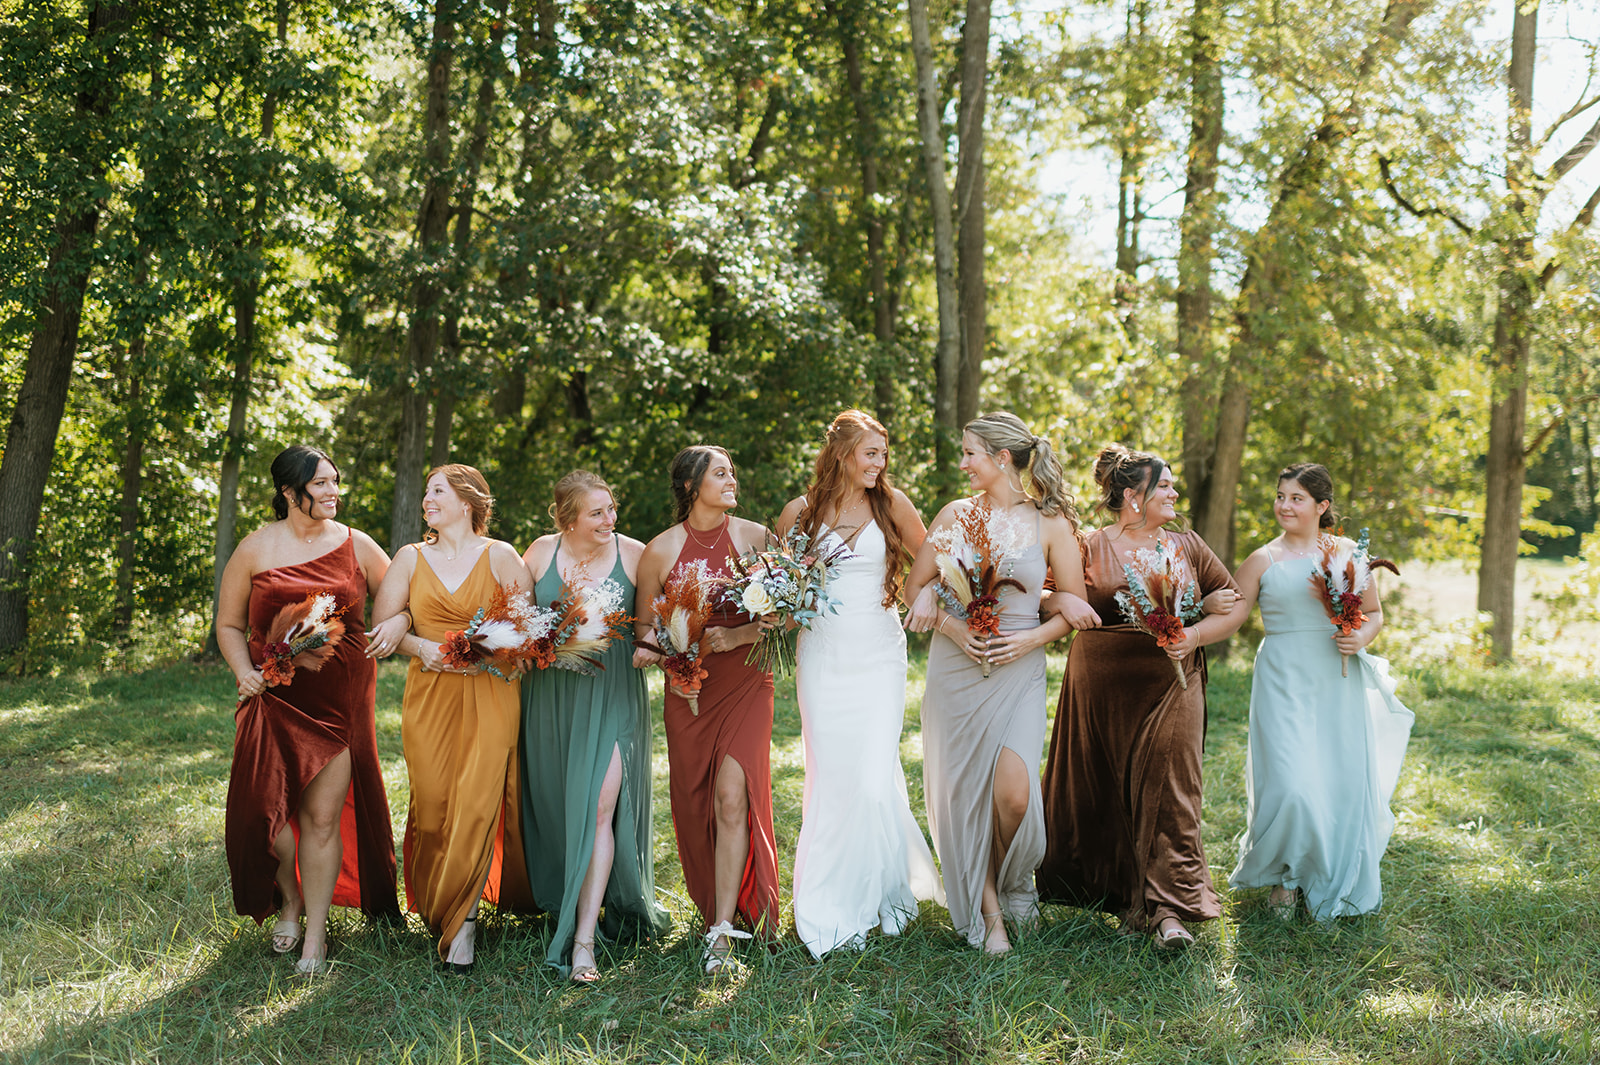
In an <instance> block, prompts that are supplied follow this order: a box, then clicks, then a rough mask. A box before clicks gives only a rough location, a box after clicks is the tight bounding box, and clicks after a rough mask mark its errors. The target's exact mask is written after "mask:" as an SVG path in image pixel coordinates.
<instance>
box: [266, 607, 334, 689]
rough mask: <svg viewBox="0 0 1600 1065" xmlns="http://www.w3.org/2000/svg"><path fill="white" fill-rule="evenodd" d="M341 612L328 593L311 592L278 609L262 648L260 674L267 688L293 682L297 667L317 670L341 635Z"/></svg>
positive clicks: (330, 655) (332, 650)
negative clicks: (296, 601) (297, 600)
mask: <svg viewBox="0 0 1600 1065" xmlns="http://www.w3.org/2000/svg"><path fill="white" fill-rule="evenodd" d="M343 612H344V611H343V608H341V607H340V606H339V605H338V602H337V601H336V600H335V599H334V597H333V594H332V593H331V592H313V593H312V594H311V595H308V596H306V597H305V598H304V599H303V600H301V601H300V602H298V603H290V604H289V605H288V606H286V607H284V608H283V609H282V610H279V611H278V616H277V617H275V618H273V619H272V624H271V625H270V626H269V627H268V628H267V639H266V644H265V646H264V647H263V648H262V652H263V655H264V657H263V659H262V661H261V676H262V677H263V678H264V679H265V680H266V682H267V687H269V688H276V687H277V686H278V685H280V684H289V683H292V682H293V681H294V671H295V670H296V669H308V670H310V671H311V672H313V673H315V672H317V671H318V670H320V669H321V668H322V664H323V663H324V662H326V661H327V660H328V659H329V658H331V657H332V656H333V652H334V650H335V647H334V645H335V644H337V643H338V642H339V640H340V639H342V638H343V636H344V622H342V621H340V620H339V615H340V614H341V613H343Z"/></svg>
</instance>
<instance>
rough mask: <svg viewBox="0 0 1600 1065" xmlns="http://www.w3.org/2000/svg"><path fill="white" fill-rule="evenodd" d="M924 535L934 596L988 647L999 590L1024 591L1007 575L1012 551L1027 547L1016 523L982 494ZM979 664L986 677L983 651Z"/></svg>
mask: <svg viewBox="0 0 1600 1065" xmlns="http://www.w3.org/2000/svg"><path fill="white" fill-rule="evenodd" d="M928 539H929V541H930V542H932V544H933V547H934V552H935V554H934V562H935V564H936V565H937V566H938V570H939V582H938V583H937V584H935V585H934V589H933V591H934V595H936V596H938V598H939V602H940V604H941V605H943V606H944V608H945V610H946V611H948V612H949V613H950V615H951V616H952V617H955V618H956V619H958V620H960V621H963V622H965V623H966V626H967V630H968V631H969V632H971V633H972V634H973V635H975V636H981V637H983V641H984V645H985V646H988V642H989V639H990V637H993V636H998V635H1000V615H999V614H998V612H997V611H998V610H999V607H1000V593H1001V592H1003V591H1004V590H1005V589H1007V588H1015V589H1016V590H1017V591H1019V592H1026V591H1027V588H1025V587H1024V586H1023V584H1022V582H1021V581H1018V580H1016V579H1015V578H1014V577H1012V576H1011V573H1012V570H1013V569H1014V568H1015V566H1016V556H1017V553H1018V552H1019V551H1020V550H1021V549H1022V548H1024V547H1027V546H1030V545H1029V544H1025V543H1023V542H1022V539H1023V537H1022V530H1021V527H1020V526H1019V525H1018V523H1017V522H1016V520H1015V519H1013V518H1011V517H1010V516H1009V515H1007V514H1005V513H1004V512H1002V511H997V510H995V509H994V508H993V507H992V506H991V505H990V504H989V500H988V499H987V498H984V499H979V500H977V501H976V502H974V503H973V504H972V505H971V506H969V507H967V508H966V509H965V510H962V511H961V512H960V514H958V515H957V516H956V520H955V521H954V522H952V523H951V524H950V525H948V526H946V527H945V528H943V529H938V530H936V531H934V532H932V533H929V534H928ZM981 665H982V668H983V675H984V676H985V677H987V676H988V675H989V670H990V666H989V660H988V658H987V656H986V657H985V658H984V659H983V661H982V663H981Z"/></svg>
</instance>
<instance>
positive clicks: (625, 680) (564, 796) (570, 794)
mask: <svg viewBox="0 0 1600 1065" xmlns="http://www.w3.org/2000/svg"><path fill="white" fill-rule="evenodd" d="M559 547H560V543H559V541H558V542H557V548H558V549H559ZM617 548H618V550H617V560H616V563H615V564H614V565H613V566H612V567H611V573H610V575H609V576H608V578H607V579H608V580H612V581H615V582H616V583H617V584H618V585H620V586H621V588H622V599H621V601H622V603H623V604H624V605H625V606H626V605H628V604H632V602H633V597H634V585H633V582H632V581H630V580H629V579H628V575H627V573H626V572H625V571H624V570H623V568H622V552H621V545H620V544H618V545H617ZM560 594H561V572H560V568H559V567H558V566H557V565H556V562H555V559H554V558H552V559H551V562H550V567H549V569H547V570H545V573H544V576H542V577H540V578H539V581H538V583H537V584H535V585H534V596H535V597H536V598H537V600H538V602H539V603H540V605H542V606H548V605H549V604H551V603H553V602H554V601H555V600H556V599H557V598H558V597H559V596H560ZM601 663H602V664H603V665H604V666H605V670H604V671H603V672H601V673H599V674H597V675H595V676H592V677H587V676H584V675H583V674H581V673H574V672H572V671H571V670H566V669H554V668H551V669H543V670H535V671H533V672H532V673H529V674H528V675H527V676H525V677H523V679H522V758H521V759H520V761H521V766H522V840H523V850H524V853H525V855H526V857H527V862H528V880H529V882H530V883H531V885H532V887H533V897H534V900H535V901H536V902H537V903H538V905H539V908H540V909H542V910H545V911H546V912H548V913H550V914H552V915H554V916H555V917H556V918H557V923H556V928H555V932H554V934H553V935H552V936H551V937H550V946H549V949H548V950H547V951H546V952H545V962H546V963H547V964H549V965H552V966H554V967H555V968H557V969H559V970H561V971H562V973H563V974H564V975H565V974H566V973H567V972H568V971H569V967H570V964H571V960H572V940H573V933H574V928H575V926H576V924H577V919H578V892H579V890H580V889H581V888H582V886H583V877H584V874H585V873H586V872H588V869H589V859H590V856H591V855H593V853H594V833H595V810H596V808H597V807H598V806H599V804H600V786H601V784H602V782H603V781H604V780H605V775H606V767H607V766H608V765H610V763H611V751H612V748H613V747H615V748H616V749H617V750H618V751H619V752H620V754H621V761H622V790H621V791H620V792H619V793H618V795H617V808H616V814H615V816H614V817H613V819H612V828H613V832H614V835H615V836H616V856H615V857H614V858H613V859H612V862H611V878H610V880H609V882H608V883H607V884H606V892H605V899H604V902H603V908H602V910H601V915H600V925H599V929H598V931H599V934H600V935H601V937H603V938H604V939H605V940H607V941H610V942H619V941H629V942H643V941H646V940H651V939H655V938H657V937H658V936H661V935H663V934H665V933H666V932H667V930H668V929H669V928H671V925H672V921H671V918H669V917H668V916H667V912H666V911H665V910H664V909H662V908H661V907H660V906H659V905H657V903H656V881H655V871H654V869H653V868H652V865H651V858H650V854H651V845H650V841H651V829H650V700H649V696H648V695H647V694H646V692H645V681H644V673H643V671H642V670H638V669H634V668H633V638H632V635H631V634H629V635H627V636H625V637H623V638H622V639H618V640H614V641H613V642H612V643H611V646H609V647H607V648H606V650H605V653H604V655H603V656H602V658H601Z"/></svg>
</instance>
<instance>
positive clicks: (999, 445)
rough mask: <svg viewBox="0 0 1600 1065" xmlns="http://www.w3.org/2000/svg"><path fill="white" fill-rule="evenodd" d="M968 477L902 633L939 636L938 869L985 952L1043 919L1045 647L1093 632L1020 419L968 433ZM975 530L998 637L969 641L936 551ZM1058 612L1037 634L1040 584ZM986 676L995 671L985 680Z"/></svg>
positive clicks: (1054, 496)
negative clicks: (986, 550) (991, 546)
mask: <svg viewBox="0 0 1600 1065" xmlns="http://www.w3.org/2000/svg"><path fill="white" fill-rule="evenodd" d="M961 470H962V472H963V473H965V474H966V475H967V482H968V484H970V485H971V487H972V489H973V493H974V494H973V495H972V496H971V497H970V498H966V499H958V500H956V501H955V502H953V503H950V504H949V505H948V506H946V507H945V508H944V509H943V510H941V511H940V512H939V515H938V517H936V518H935V519H934V522H933V526H932V529H931V530H930V532H929V535H928V538H927V539H926V540H924V541H923V544H922V548H921V550H919V551H918V552H917V559H916V562H915V564H914V565H913V566H912V568H911V575H910V577H909V578H908V579H907V582H906V596H907V598H908V599H909V600H911V601H912V602H913V603H914V607H913V610H912V612H911V615H910V617H909V618H908V619H907V627H908V628H911V629H913V630H917V631H923V630H927V629H933V630H934V631H935V632H937V633H938V636H937V638H936V639H934V641H933V643H932V646H931V647H930V648H929V651H928V683H927V694H926V695H924V697H923V701H922V747H923V763H922V777H923V790H924V793H925V798H926V800H927V805H928V827H929V829H930V830H931V831H932V833H933V841H934V846H935V848H936V849H937V850H938V852H939V864H940V866H941V867H942V868H943V870H944V890H945V895H946V898H947V899H948V905H949V907H950V921H951V923H952V924H954V925H955V927H956V930H957V931H958V932H960V933H961V934H962V935H963V936H965V937H966V939H967V942H969V943H971V944H972V945H973V946H974V947H978V948H980V949H982V950H984V951H986V952H988V953H991V954H998V953H1003V952H1005V951H1008V950H1010V949H1011V941H1010V938H1009V937H1008V935H1007V932H1006V927H1005V919H1006V918H1008V917H1009V918H1011V919H1012V921H1013V922H1015V923H1019V924H1023V925H1026V924H1029V923H1031V922H1032V921H1033V920H1034V919H1036V918H1037V916H1038V912H1039V911H1038V898H1037V896H1036V895H1035V893H1034V886H1033V871H1034V869H1035V868H1036V867H1037V866H1038V864H1039V860H1040V859H1041V858H1043V857H1044V849H1045V836H1044V807H1043V804H1042V802H1041V799H1040V793H1039V759H1040V756H1041V755H1042V754H1043V751H1044V730H1045V696H1046V693H1045V647H1046V646H1048V645H1049V644H1050V643H1051V642H1053V641H1055V640H1057V639H1060V638H1061V637H1062V636H1065V635H1066V634H1067V632H1068V631H1069V629H1072V628H1085V627H1088V626H1091V625H1094V624H1096V623H1097V621H1098V619H1097V618H1096V617H1095V615H1094V612H1093V611H1092V610H1089V609H1088V606H1087V604H1085V602H1084V597H1085V595H1086V593H1085V590H1084V584H1083V558H1082V554H1081V551H1080V547H1079V543H1078V529H1077V518H1076V514H1075V512H1074V506H1073V502H1072V496H1071V493H1070V492H1068V490H1067V486H1066V478H1065V476H1064V475H1063V473H1062V470H1061V463H1060V462H1059V461H1058V460H1057V459H1056V455H1055V450H1054V449H1053V448H1052V447H1051V446H1050V442H1049V441H1048V440H1046V439H1045V438H1044V437H1042V436H1035V435H1034V434H1033V432H1032V431H1030V430H1029V429H1028V427H1027V426H1026V425H1024V424H1023V423H1022V420H1021V419H1019V418H1018V417H1017V416H1016V415H1014V414H1009V413H1006V412H1003V411H1002V412H999V413H995V414H986V415H984V416H983V417H981V418H977V419H975V420H974V421H971V422H969V423H967V426H966V431H965V432H964V433H963V434H962V437H961ZM974 523H981V524H982V525H983V526H984V527H985V528H987V529H988V530H990V533H991V535H992V537H993V538H994V539H995V540H996V541H998V542H1001V543H1006V544H1008V545H1009V546H1008V549H1007V550H1006V552H1005V555H1004V557H1003V558H1000V559H997V560H995V561H997V563H998V569H999V572H1000V575H1001V576H1002V577H1005V578H1009V579H1010V580H1011V581H1013V582H1015V584H1016V585H1020V590H1018V589H1015V588H1011V587H1007V588H1004V589H1001V591H1000V593H999V603H998V606H997V608H996V611H995V613H996V616H997V619H998V622H999V626H1000V633H999V635H998V636H994V637H992V638H986V637H984V636H982V635H978V634H976V633H974V632H972V631H971V630H970V629H969V628H968V626H967V623H966V622H965V621H963V620H962V619H960V618H958V617H955V616H953V615H951V614H949V613H947V612H945V611H944V610H943V609H940V608H937V607H936V606H935V605H934V602H933V596H932V586H933V585H934V583H935V582H936V581H937V580H938V579H939V569H938V559H937V555H938V548H937V546H936V545H937V543H938V542H939V541H941V540H942V539H943V536H942V535H941V534H942V533H943V531H944V530H950V532H949V534H945V535H953V534H955V533H957V532H958V531H959V529H960V528H961V527H964V526H965V525H971V524H974ZM1047 575H1048V576H1051V577H1053V578H1054V580H1055V586H1056V587H1057V588H1058V589H1060V590H1061V596H1062V603H1063V609H1062V610H1060V611H1058V612H1057V613H1055V614H1052V615H1051V617H1050V618H1049V620H1047V621H1044V622H1043V623H1042V624H1041V623H1040V614H1039V607H1040V596H1041V593H1042V591H1043V589H1044V585H1045V578H1046V576H1047ZM986 666H987V669H986V668H985V667H986Z"/></svg>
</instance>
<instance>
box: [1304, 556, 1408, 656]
mask: <svg viewBox="0 0 1600 1065" xmlns="http://www.w3.org/2000/svg"><path fill="white" fill-rule="evenodd" d="M1370 543H1371V540H1370V538H1369V536H1368V534H1367V530H1366V529H1362V530H1361V537H1360V539H1358V540H1356V542H1355V543H1353V544H1352V543H1351V542H1350V541H1348V540H1346V539H1344V538H1343V537H1341V536H1333V535H1331V534H1329V533H1323V534H1322V535H1320V536H1318V537H1317V548H1318V552H1319V557H1317V558H1316V559H1314V560H1313V561H1312V563H1311V588H1312V591H1314V592H1315V593H1316V596H1317V602H1319V603H1321V604H1322V609H1323V610H1326V611H1327V612H1328V620H1329V621H1332V622H1333V627H1334V628H1336V629H1338V630H1339V635H1340V636H1348V635H1350V634H1351V633H1352V632H1355V631H1356V630H1357V629H1359V628H1360V627H1361V626H1363V625H1365V624H1366V623H1367V615H1366V614H1365V613H1363V612H1362V610H1361V593H1363V592H1365V591H1366V590H1367V586H1368V585H1370V584H1371V583H1372V571H1373V570H1374V569H1386V570H1388V571H1389V572H1391V573H1393V574H1395V575H1396V576H1399V574H1400V569H1399V567H1398V566H1396V565H1395V564H1394V563H1393V562H1390V561H1389V560H1388V559H1386V558H1373V557H1372V554H1371V551H1370V550H1369V547H1370ZM1339 675H1340V676H1341V677H1348V676H1349V675H1350V656H1349V655H1347V654H1343V653H1341V654H1340V655H1339Z"/></svg>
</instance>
